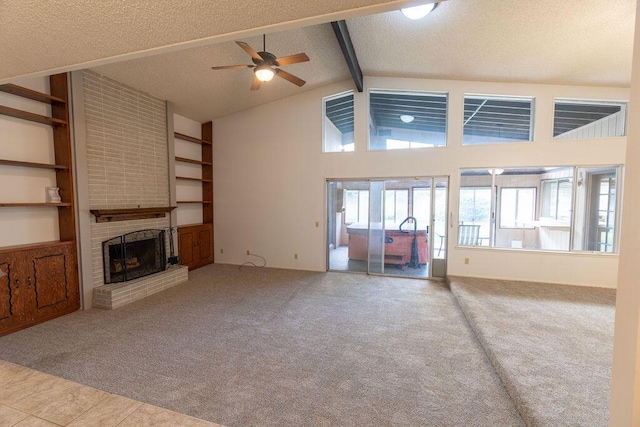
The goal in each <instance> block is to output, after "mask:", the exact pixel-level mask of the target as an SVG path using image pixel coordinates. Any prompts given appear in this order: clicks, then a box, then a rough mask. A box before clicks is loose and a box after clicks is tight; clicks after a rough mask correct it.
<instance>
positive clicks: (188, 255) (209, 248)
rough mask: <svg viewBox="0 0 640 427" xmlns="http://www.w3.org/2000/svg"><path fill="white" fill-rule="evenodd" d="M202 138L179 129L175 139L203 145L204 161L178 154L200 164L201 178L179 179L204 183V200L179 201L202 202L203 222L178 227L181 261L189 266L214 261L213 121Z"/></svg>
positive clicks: (184, 202) (181, 202)
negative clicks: (186, 133)
mask: <svg viewBox="0 0 640 427" xmlns="http://www.w3.org/2000/svg"><path fill="white" fill-rule="evenodd" d="M201 130H202V138H201V139H200V138H195V137H192V136H189V135H185V134H182V133H179V132H175V133H174V135H173V136H174V138H175V139H180V140H183V141H187V142H191V143H194V144H199V145H200V146H201V147H202V148H201V157H200V160H196V159H190V158H186V157H176V158H175V160H176V162H182V163H191V164H195V165H200V167H201V172H202V173H201V177H200V178H193V177H187V176H176V180H182V181H190V182H199V183H201V184H202V199H201V200H179V201H177V202H176V203H177V204H178V205H193V204H200V205H202V224H191V225H189V226H179V227H178V247H179V254H180V263H181V264H183V265H187V266H188V267H189V269H194V268H198V267H200V266H203V265H206V264H210V263H212V262H213V124H212V123H211V122H208V123H203V124H202V127H201Z"/></svg>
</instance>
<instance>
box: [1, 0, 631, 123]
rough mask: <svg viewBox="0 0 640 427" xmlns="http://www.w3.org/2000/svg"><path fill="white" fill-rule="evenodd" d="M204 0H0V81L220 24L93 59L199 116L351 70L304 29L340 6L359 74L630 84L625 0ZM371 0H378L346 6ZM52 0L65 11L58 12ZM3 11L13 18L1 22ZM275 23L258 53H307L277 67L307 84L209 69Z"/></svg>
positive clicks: (326, 42)
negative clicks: (412, 12)
mask: <svg viewBox="0 0 640 427" xmlns="http://www.w3.org/2000/svg"><path fill="white" fill-rule="evenodd" d="M85 3H91V4H90V6H87V5H85ZM211 3H212V2H210V1H205V0H194V1H192V2H190V3H189V7H188V8H187V7H185V6H184V4H185V3H184V2H183V1H179V0H165V1H163V2H156V1H152V0H148V1H142V0H138V1H135V2H134V1H126V2H125V1H119V2H101V3H100V4H97V3H94V2H77V1H72V0H66V1H63V0H58V1H53V0H52V1H48V2H42V1H40V0H4V1H0V35H1V36H3V37H4V38H6V39H8V41H7V42H4V43H2V44H1V45H0V57H2V58H3V61H0V82H1V79H2V77H3V75H4V76H7V75H13V74H24V73H30V72H35V71H38V70H41V69H51V68H55V67H58V66H62V67H64V66H71V65H72V64H78V63H81V62H86V61H91V60H94V59H100V58H106V57H109V56H114V55H122V54H123V53H128V52H133V51H135V50H140V49H146V48H155V47H157V46H161V45H162V44H163V43H164V44H167V43H181V42H183V41H187V40H190V39H193V38H197V37H205V38H207V37H211V36H212V35H216V34H221V35H222V36H219V37H213V38H211V39H207V40H201V41H199V42H195V45H197V46H198V47H196V48H190V49H185V47H186V45H187V43H184V44H182V45H179V46H175V45H174V46H173V47H171V48H170V49H169V51H168V52H166V53H158V52H160V51H161V50H162V49H158V50H154V51H153V52H146V53H144V55H143V56H141V57H137V58H135V59H131V60H128V61H122V62H119V63H116V62H114V63H105V64H106V65H99V66H95V67H93V69H94V70H95V71H97V72H99V73H101V74H104V75H106V76H108V77H111V78H114V79H116V80H118V81H121V82H123V83H125V84H128V85H130V86H133V87H135V88H137V89H141V90H143V91H145V92H148V93H150V94H152V95H154V96H157V97H159V98H162V99H168V100H170V101H172V102H173V103H174V104H175V106H176V112H177V113H179V114H182V115H185V116H187V117H190V118H192V119H194V120H198V121H207V120H210V119H215V118H218V117H221V116H224V115H227V114H230V113H233V112H236V111H240V110H243V109H247V108H250V107H253V106H257V105H260V104H265V103H268V102H271V101H274V100H276V99H279V98H284V97H287V96H290V95H293V94H297V93H301V92H303V91H306V90H310V89H313V88H315V87H319V86H323V85H326V84H328V83H331V82H335V81H340V80H345V79H349V73H348V70H347V68H346V66H345V63H344V60H343V58H342V54H341V51H340V49H339V46H338V44H337V41H336V38H335V36H334V34H333V32H332V30H331V28H330V26H329V24H326V23H323V24H321V25H314V26H305V25H306V24H308V23H309V22H327V21H328V20H329V19H328V15H326V14H327V13H332V12H333V11H338V10H343V12H341V13H339V14H337V15H332V19H340V18H342V17H344V18H346V21H347V25H348V27H349V31H350V33H351V37H352V39H353V43H354V46H355V49H356V52H357V55H358V59H359V61H360V65H361V67H362V70H363V72H364V74H365V76H396V77H420V78H440V79H459V80H481V81H504V82H524V83H551V84H566V85H602V86H623V87H625V86H629V84H630V76H631V59H632V47H633V34H634V23H635V5H636V0H609V1H607V2H603V1H601V0H563V1H558V0H517V1H514V0H448V1H446V2H443V3H442V4H441V5H440V6H439V7H438V8H437V9H436V10H435V11H434V12H433V13H431V14H430V15H428V16H427V17H426V18H425V19H423V20H419V21H410V20H408V19H406V18H405V17H404V16H403V15H402V14H401V13H400V12H399V11H397V10H396V11H392V12H387V13H380V14H375V15H369V16H362V13H363V12H364V11H365V10H373V9H376V10H378V9H384V10H389V8H390V7H391V6H393V5H394V4H396V5H397V4H399V3H403V4H406V3H407V1H395V2H394V1H389V0H386V1H385V0H324V1H322V2H311V1H305V2H293V1H291V0H289V1H284V0H254V1H253V2H252V6H251V7H249V6H246V4H247V2H245V1H238V0H234V1H230V0H220V1H217V2H215V8H214V7H212V6H211ZM375 4H377V5H378V6H371V7H370V8H368V9H367V8H365V9H362V8H361V9H358V10H356V11H354V10H347V9H350V8H359V7H364V6H366V5H375ZM62 6H66V7H67V9H68V13H66V14H64V13H62V12H61V10H62V9H61V8H62ZM85 9H86V10H85ZM8 12H12V13H13V12H15V13H17V17H16V16H14V17H12V18H11V19H8V18H7V17H8V16H9V15H8ZM46 12H51V14H50V15H46V14H45V13H46ZM53 12H55V13H53ZM323 14H324V15H323ZM321 15H322V16H321ZM314 16H315V18H314ZM296 20H297V21H296ZM314 20H315V21H314ZM287 21H288V22H287ZM55 22H58V24H57V25H56V26H55V27H53V23H55ZM277 23H283V24H279V25H274V26H272V27H270V28H267V29H265V30H264V31H265V32H266V33H267V50H268V51H271V52H273V53H274V54H276V55H277V56H285V55H290V54H295V53H299V52H306V53H307V54H308V55H309V57H310V59H311V61H310V62H308V63H302V64H294V65H291V66H287V67H285V68H284V69H285V70H286V71H288V72H291V73H293V74H295V75H297V76H299V77H300V78H302V79H304V80H306V81H307V85H305V86H304V87H302V88H298V87H296V86H294V85H292V84H290V83H288V82H286V81H284V80H282V79H278V78H275V79H274V81H272V82H269V83H265V84H263V85H262V87H261V89H260V90H259V91H250V90H249V87H250V86H251V80H252V72H251V70H249V69H244V70H224V71H213V70H211V69H210V67H211V66H218V65H230V64H249V63H250V59H249V56H248V55H247V54H246V53H245V52H244V51H243V50H242V49H240V48H239V47H238V46H237V45H236V44H235V43H234V42H233V40H243V41H245V42H248V43H249V44H250V45H251V46H253V47H254V48H255V49H256V50H261V49H260V48H261V44H262V43H261V37H259V36H258V34H260V30H259V29H256V28H257V27H260V26H265V25H271V24H277ZM285 27H286V29H285V30H283V31H280V32H276V31H277V29H278V28H285ZM70 28H75V29H73V30H70ZM234 31H237V33H232V32H234ZM13 32H15V34H14V33H13ZM5 35H6V37H5ZM51 35H55V37H52V36H51ZM69 38H71V40H70V42H67V41H68V40H69ZM20 43H22V44H20ZM178 48H180V49H178ZM150 53H156V54H155V55H153V56H151V55H150ZM141 55H142V54H141ZM72 68H73V67H72ZM365 79H366V77H365Z"/></svg>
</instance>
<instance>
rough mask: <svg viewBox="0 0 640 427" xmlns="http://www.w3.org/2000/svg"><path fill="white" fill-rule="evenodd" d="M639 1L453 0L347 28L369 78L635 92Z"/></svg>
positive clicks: (362, 20)
mask: <svg viewBox="0 0 640 427" xmlns="http://www.w3.org/2000/svg"><path fill="white" fill-rule="evenodd" d="M635 9H636V0H608V1H602V0H563V1H558V0H516V1H513V0H511V1H509V0H474V1H469V0H450V1H447V2H444V3H442V4H440V6H438V8H436V10H434V11H433V12H432V13H431V14H429V15H428V16H427V17H426V18H424V19H422V20H418V21H409V20H407V19H405V18H404V17H403V15H402V14H400V13H398V12H389V13H383V14H378V15H372V16H365V17H359V18H354V19H349V20H347V24H348V26H349V31H350V33H351V38H352V39H353V44H354V46H355V49H356V51H357V53H358V59H359V60H360V66H361V68H362V71H363V72H364V74H365V75H370V76H402V77H423V78H444V79H455V80H482V81H504V82H538V83H550V84H569V85H603V86H628V85H629V84H630V78H631V59H632V49H633V35H634V25H635Z"/></svg>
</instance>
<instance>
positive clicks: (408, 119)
mask: <svg viewBox="0 0 640 427" xmlns="http://www.w3.org/2000/svg"><path fill="white" fill-rule="evenodd" d="M414 119H415V117H413V116H410V115H409V114H403V115H401V116H400V120H402V121H403V122H404V123H411V122H412V121H413V120H414Z"/></svg>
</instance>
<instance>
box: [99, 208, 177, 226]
mask: <svg viewBox="0 0 640 427" xmlns="http://www.w3.org/2000/svg"><path fill="white" fill-rule="evenodd" d="M175 208H176V207H175V206H160V207H154V208H121V209H95V210H91V213H92V214H93V215H95V217H96V222H113V221H130V220H134V219H149V218H162V217H164V216H165V215H166V214H167V213H168V212H171V211H172V210H174V209H175Z"/></svg>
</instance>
